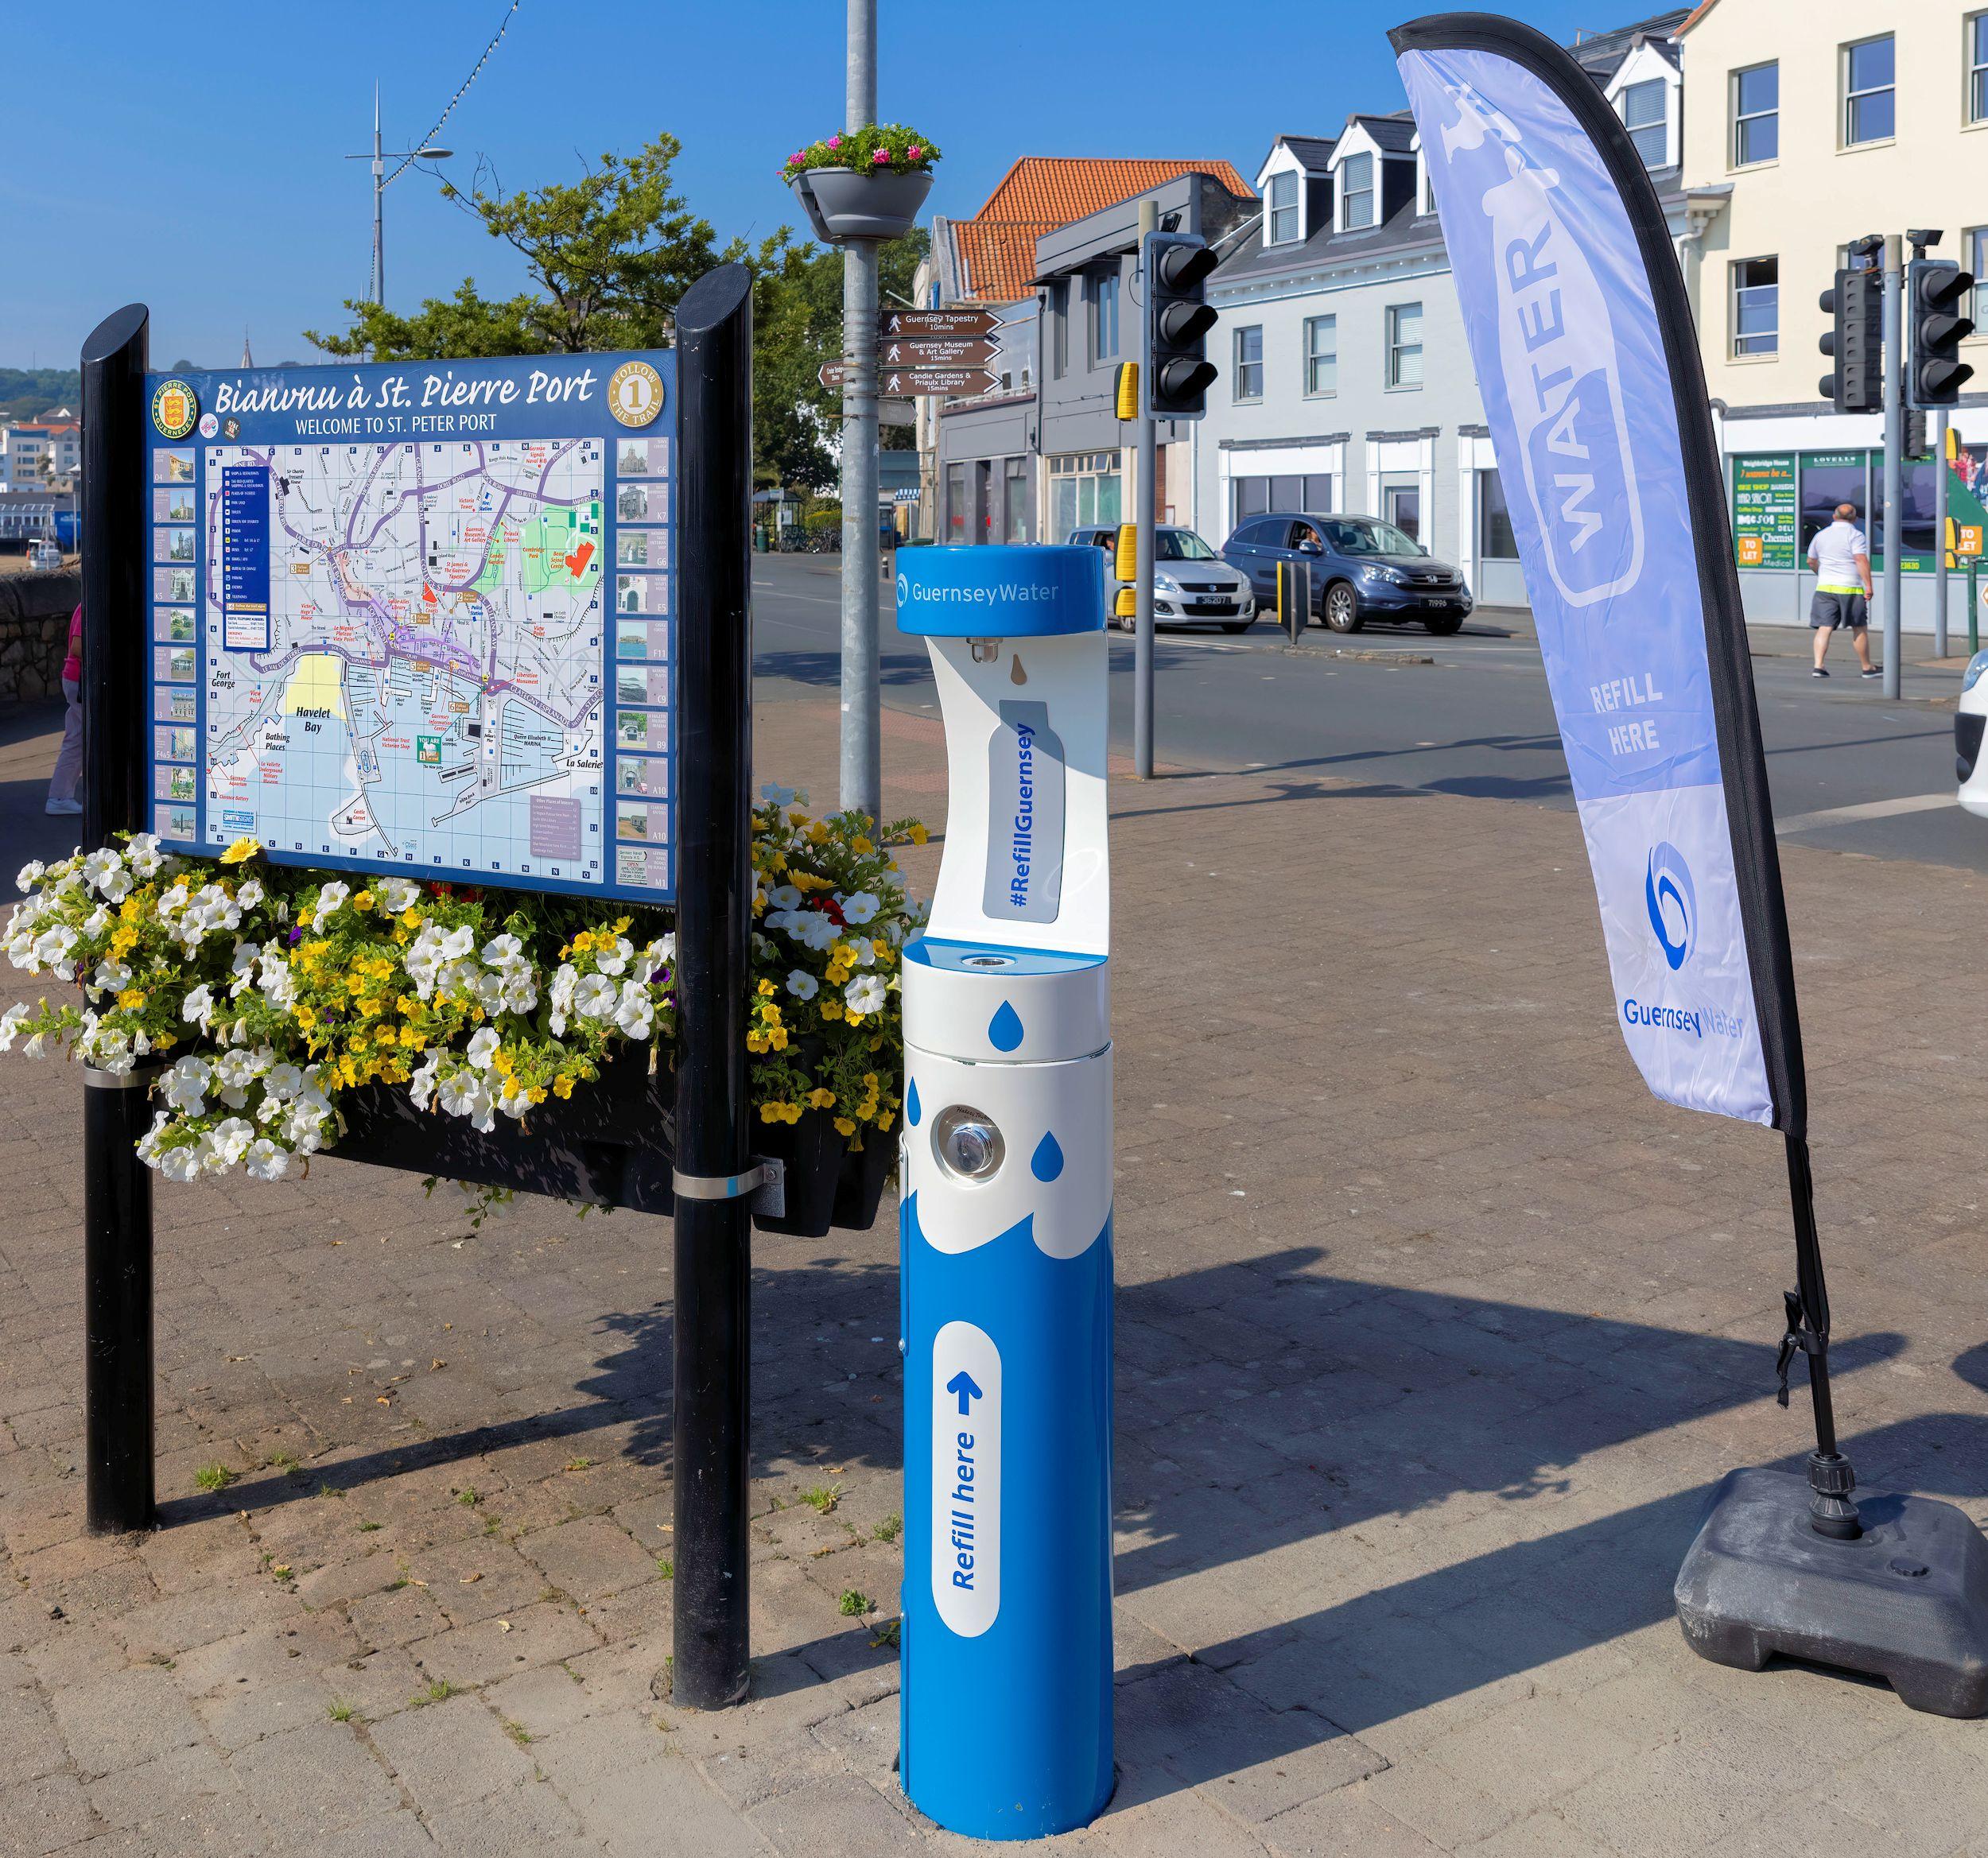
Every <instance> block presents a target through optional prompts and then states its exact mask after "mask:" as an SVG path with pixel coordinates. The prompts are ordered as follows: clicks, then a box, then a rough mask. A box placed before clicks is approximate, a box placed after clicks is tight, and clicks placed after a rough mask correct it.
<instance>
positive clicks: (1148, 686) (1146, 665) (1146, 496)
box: [1132, 200, 1159, 781]
mask: <svg viewBox="0 0 1988 1858" xmlns="http://www.w3.org/2000/svg"><path fill="white" fill-rule="evenodd" d="M1156 231H1159V207H1158V205H1157V204H1155V202H1154V201H1152V200H1141V201H1140V203H1139V258H1138V261H1137V263H1138V277H1139V287H1140V303H1141V308H1140V319H1139V324H1140V328H1141V329H1142V330H1143V329H1146V328H1150V327H1151V318H1150V317H1148V316H1147V315H1146V314H1145V311H1144V308H1143V304H1144V299H1145V293H1147V292H1149V291H1151V289H1152V287H1153V281H1152V279H1151V277H1148V276H1147V271H1146V262H1147V261H1146V237H1147V234H1148V233H1151V232H1156ZM1145 346H1146V344H1145V341H1144V339H1143V337H1142V338H1141V340H1140V347H1141V349H1142V351H1143V349H1144V347H1145ZM1152 366H1153V358H1152V357H1151V355H1147V354H1145V353H1143V352H1142V353H1141V355H1140V367H1139V385H1140V394H1139V426H1138V432H1139V469H1138V471H1137V472H1136V474H1135V475H1134V477H1133V479H1132V486H1133V487H1132V495H1134V496H1135V497H1136V498H1137V499H1138V502H1137V503H1136V506H1135V507H1134V510H1133V513H1132V526H1133V531H1134V533H1135V534H1136V536H1137V537H1138V551H1139V552H1138V555H1137V557H1136V572H1134V575H1133V577H1132V589H1133V596H1132V597H1133V599H1134V601H1135V605H1134V607H1133V609H1132V614H1133V617H1132V626H1133V634H1134V636H1133V641H1132V774H1133V775H1134V777H1135V778H1136V779H1139V780H1141V781H1150V780H1151V778H1153V502H1154V498H1153V492H1154V489H1155V486H1154V483H1153V478H1154V475H1155V470H1156V468H1157V464H1158V460H1159V445H1158V444H1156V443H1155V430H1156V429H1155V424H1154V421H1153V413H1152V386H1151V382H1152V378H1153V376H1152Z"/></svg>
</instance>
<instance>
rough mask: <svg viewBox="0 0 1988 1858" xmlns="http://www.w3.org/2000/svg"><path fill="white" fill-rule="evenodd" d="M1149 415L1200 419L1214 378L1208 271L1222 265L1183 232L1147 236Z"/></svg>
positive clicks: (1165, 417) (1212, 313) (1147, 406)
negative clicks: (1209, 339)
mask: <svg viewBox="0 0 1988 1858" xmlns="http://www.w3.org/2000/svg"><path fill="white" fill-rule="evenodd" d="M1145 259H1146V367H1145V378H1146V411H1147V413H1148V415H1150V416H1151V417H1152V418H1154V419H1199V418H1200V417H1201V416H1202V413H1205V412H1206V410H1207V400H1208V387H1209V382H1212V381H1213V379H1214V378H1215V374H1216V371H1217V370H1216V368H1215V364H1214V363H1213V362H1211V361H1210V360H1209V359H1208V351H1207V343H1206V337H1207V334H1208V332H1209V330H1210V329H1211V328H1213V327H1214V323H1215V312H1214V309H1213V306H1212V305H1211V304H1209V301H1208V291H1207V281H1208V273H1209V272H1210V271H1212V270H1214V268H1215V266H1216V265H1217V263H1218V262H1220V261H1219V260H1218V259H1217V258H1216V256H1215V254H1214V253H1213V252H1212V251H1210V250H1209V249H1208V246H1207V245H1206V242H1204V241H1203V240H1202V239H1198V238H1196V237H1194V235H1191V234H1189V233H1184V232H1149V233H1147V235H1146V251H1145Z"/></svg>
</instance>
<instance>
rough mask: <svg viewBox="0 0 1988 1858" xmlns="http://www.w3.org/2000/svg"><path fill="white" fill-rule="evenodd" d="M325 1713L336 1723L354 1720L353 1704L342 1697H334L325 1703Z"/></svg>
mask: <svg viewBox="0 0 1988 1858" xmlns="http://www.w3.org/2000/svg"><path fill="white" fill-rule="evenodd" d="M324 1713H325V1715H327V1716H329V1717H330V1718H331V1719H332V1721H333V1722H335V1723H349V1722H350V1721H351V1720H352V1706H351V1705H350V1704H349V1703H348V1702H347V1701H345V1699H344V1697H333V1698H332V1700H331V1701H330V1702H329V1703H328V1704H326V1705H324Z"/></svg>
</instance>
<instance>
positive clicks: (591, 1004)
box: [573, 974, 617, 1019]
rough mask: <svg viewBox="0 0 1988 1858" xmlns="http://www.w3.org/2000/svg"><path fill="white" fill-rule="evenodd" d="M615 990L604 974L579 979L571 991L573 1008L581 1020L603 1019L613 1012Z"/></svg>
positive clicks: (589, 975) (615, 996) (613, 984)
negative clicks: (578, 982)
mask: <svg viewBox="0 0 1988 1858" xmlns="http://www.w3.org/2000/svg"><path fill="white" fill-rule="evenodd" d="M616 998H617V990H616V988H615V983H613V982H612V980H610V979H608V977H607V976H606V975H604V974H588V975H584V976H581V977H580V984H579V985H578V986H577V987H575V988H574V989H573V1008H574V1010H575V1011H577V1013H578V1014H580V1018H583V1019H605V1018H608V1015H609V1014H612V1012H613V1011H614V1010H615V999H616Z"/></svg>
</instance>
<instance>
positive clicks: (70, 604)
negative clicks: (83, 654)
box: [0, 568, 83, 705]
mask: <svg viewBox="0 0 1988 1858" xmlns="http://www.w3.org/2000/svg"><path fill="white" fill-rule="evenodd" d="M82 598H83V576H81V574H80V573H79V572H77V571H76V569H75V568H63V569H61V570H60V571H58V572H55V573H52V574H47V573H44V574H6V575H0V705H5V704H16V703H38V702H40V701H41V700H44V699H45V698H48V697H52V696H61V694H62V661H63V660H64V658H65V657H68V650H69V615H71V614H72V613H73V612H74V611H76V603H77V602H78V601H79V600H80V599H82Z"/></svg>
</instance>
